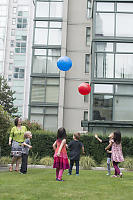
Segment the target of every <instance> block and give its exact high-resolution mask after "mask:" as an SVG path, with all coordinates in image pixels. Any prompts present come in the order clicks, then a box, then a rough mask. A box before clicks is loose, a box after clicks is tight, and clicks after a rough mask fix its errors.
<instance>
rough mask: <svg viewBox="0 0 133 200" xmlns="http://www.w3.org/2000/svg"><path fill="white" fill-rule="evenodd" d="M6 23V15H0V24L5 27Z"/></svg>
mask: <svg viewBox="0 0 133 200" xmlns="http://www.w3.org/2000/svg"><path fill="white" fill-rule="evenodd" d="M6 23H7V19H6V17H1V16H0V26H3V27H5V26H6ZM3 29H5V28H3ZM1 30H2V28H1Z"/></svg>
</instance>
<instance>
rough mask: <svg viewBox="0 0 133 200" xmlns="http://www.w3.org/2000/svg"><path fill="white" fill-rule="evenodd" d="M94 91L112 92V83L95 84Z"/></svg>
mask: <svg viewBox="0 0 133 200" xmlns="http://www.w3.org/2000/svg"><path fill="white" fill-rule="evenodd" d="M94 93H113V85H109V84H108V85H107V84H95V85H94Z"/></svg>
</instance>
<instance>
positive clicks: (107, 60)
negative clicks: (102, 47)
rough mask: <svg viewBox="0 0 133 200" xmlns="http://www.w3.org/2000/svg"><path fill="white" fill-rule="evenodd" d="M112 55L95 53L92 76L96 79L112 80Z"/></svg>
mask: <svg viewBox="0 0 133 200" xmlns="http://www.w3.org/2000/svg"><path fill="white" fill-rule="evenodd" d="M113 68H114V55H113V54H109V53H97V54H96V56H95V70H94V76H95V77H97V78H113Z"/></svg>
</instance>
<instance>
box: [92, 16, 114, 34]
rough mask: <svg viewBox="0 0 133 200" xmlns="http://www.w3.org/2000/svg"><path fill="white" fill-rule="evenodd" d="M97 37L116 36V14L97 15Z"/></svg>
mask: <svg viewBox="0 0 133 200" xmlns="http://www.w3.org/2000/svg"><path fill="white" fill-rule="evenodd" d="M96 36H114V14H113V13H97V14H96Z"/></svg>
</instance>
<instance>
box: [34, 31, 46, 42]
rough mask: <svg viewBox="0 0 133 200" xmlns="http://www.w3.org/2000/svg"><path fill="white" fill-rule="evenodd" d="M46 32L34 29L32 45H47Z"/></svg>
mask: <svg viewBox="0 0 133 200" xmlns="http://www.w3.org/2000/svg"><path fill="white" fill-rule="evenodd" d="M47 37H48V30H47V29H41V28H36V29H35V39H34V44H40V45H47Z"/></svg>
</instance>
